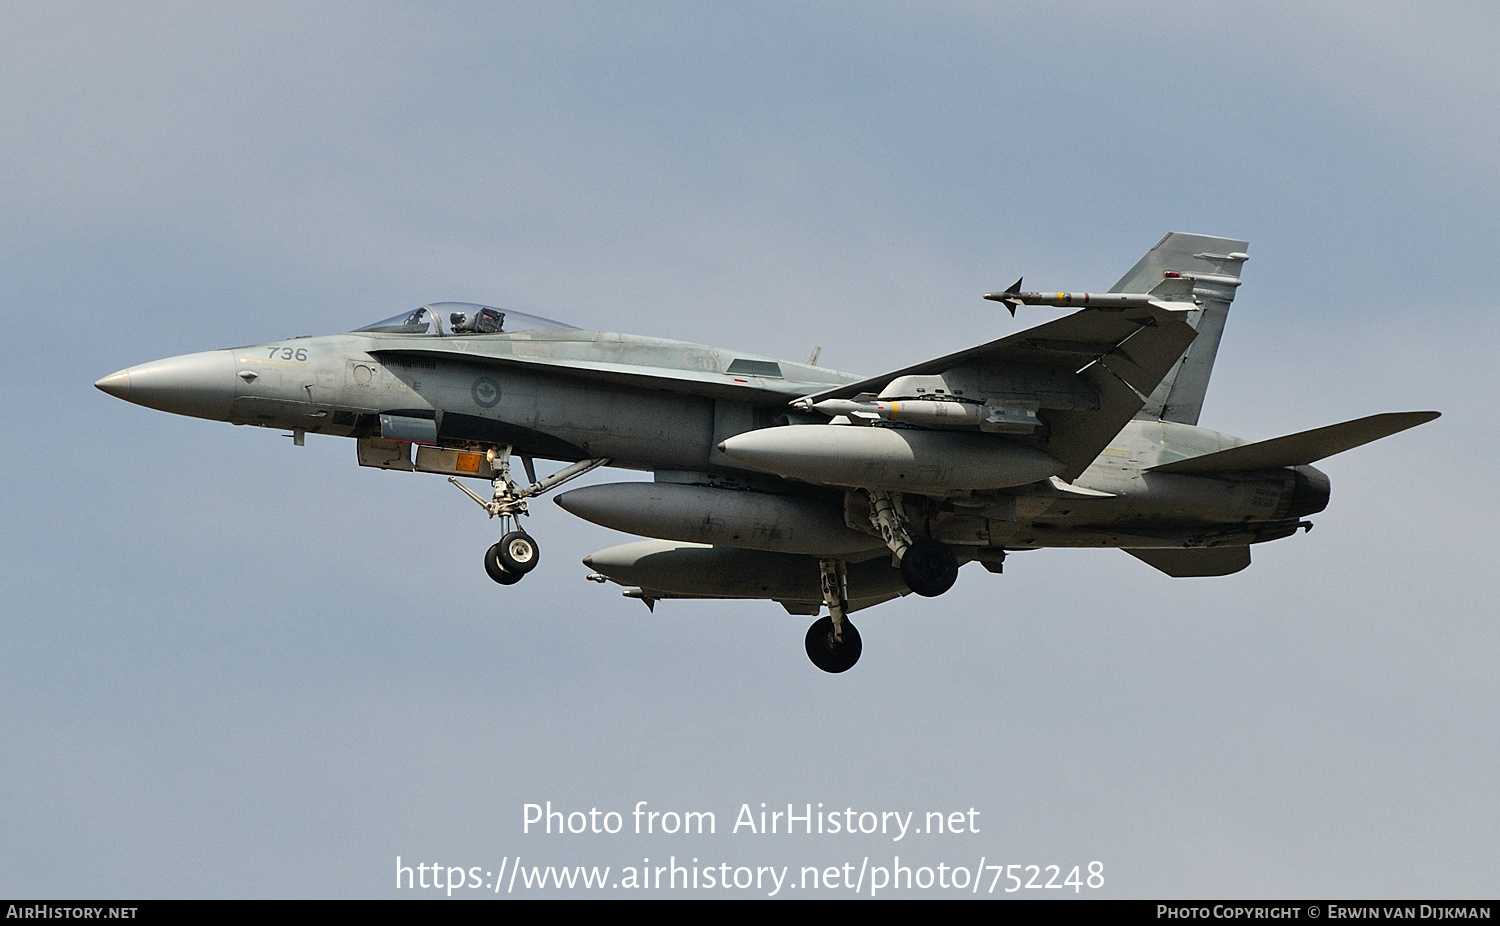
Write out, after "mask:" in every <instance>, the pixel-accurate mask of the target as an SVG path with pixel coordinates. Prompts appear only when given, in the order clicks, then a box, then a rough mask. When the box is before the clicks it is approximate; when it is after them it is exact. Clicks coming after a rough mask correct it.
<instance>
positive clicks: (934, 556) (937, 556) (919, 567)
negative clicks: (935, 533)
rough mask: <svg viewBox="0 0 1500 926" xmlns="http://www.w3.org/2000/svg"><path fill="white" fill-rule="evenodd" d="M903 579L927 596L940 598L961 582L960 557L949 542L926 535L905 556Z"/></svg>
mask: <svg viewBox="0 0 1500 926" xmlns="http://www.w3.org/2000/svg"><path fill="white" fill-rule="evenodd" d="M901 578H902V580H903V581H905V582H906V587H907V588H909V589H911V590H912V591H914V592H916V593H917V594H918V595H921V596H922V597H923V598H936V597H937V596H939V595H941V594H942V593H943V592H946V591H947V590H948V589H950V588H952V587H953V583H954V582H956V581H958V557H957V556H956V555H954V553H953V551H952V550H951V549H949V548H948V545H947V544H945V543H943V542H941V541H938V540H930V539H927V538H923V539H921V540H918V541H915V542H914V543H913V544H912V545H911V546H910V547H908V548H907V550H906V553H905V555H903V556H902V557H901Z"/></svg>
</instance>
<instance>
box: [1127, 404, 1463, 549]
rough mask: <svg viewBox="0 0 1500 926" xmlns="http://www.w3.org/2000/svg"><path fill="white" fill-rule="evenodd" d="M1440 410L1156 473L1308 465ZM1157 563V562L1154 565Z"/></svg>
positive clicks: (1317, 433) (1371, 420) (1269, 443)
mask: <svg viewBox="0 0 1500 926" xmlns="http://www.w3.org/2000/svg"><path fill="white" fill-rule="evenodd" d="M1439 414H1441V413H1440V412H1387V413H1385V414H1383V415H1371V416H1369V417H1368V418H1358V419H1355V420H1354V421H1345V422H1343V423H1342V424H1331V425H1329V426H1327V427H1326V428H1314V429H1312V430H1311V431H1301V432H1299V433H1297V434H1288V435H1287V436H1285V437H1273V438H1272V439H1270V440H1263V441H1259V442H1257V443H1254V444H1241V445H1240V446H1238V447H1231V448H1229V449H1228V450H1220V451H1218V452H1217V453H1208V454H1204V455H1203V456H1199V457H1191V458H1189V459H1186V460H1178V461H1176V462H1175V463H1165V464H1163V465H1161V466H1153V467H1151V469H1150V470H1149V472H1153V473H1232V472H1243V471H1246V470H1255V469H1276V468H1278V467H1282V466H1304V465H1306V464H1309V463H1315V462H1317V461H1318V460H1321V459H1323V458H1324V457H1331V456H1333V455H1334V454H1336V453H1343V452H1344V451H1345V450H1352V449H1354V448H1355V447H1358V446H1360V445H1362V444H1368V443H1369V442H1370V441H1375V440H1380V439H1381V438H1382V437H1390V436H1391V435H1392V434H1395V433H1398V432H1400V431H1405V430H1406V429H1407V428H1414V427H1416V426H1417V425H1419V424H1426V423H1427V422H1429V421H1431V420H1432V419H1434V418H1436V417H1438V415H1439ZM1153 565H1154V564H1153Z"/></svg>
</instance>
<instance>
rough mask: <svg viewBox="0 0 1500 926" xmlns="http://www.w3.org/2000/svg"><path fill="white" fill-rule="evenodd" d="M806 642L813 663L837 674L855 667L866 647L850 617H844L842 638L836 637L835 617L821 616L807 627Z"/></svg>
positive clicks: (808, 655)
mask: <svg viewBox="0 0 1500 926" xmlns="http://www.w3.org/2000/svg"><path fill="white" fill-rule="evenodd" d="M806 642H807V658H808V659H811V660H812V664H813V665H815V666H817V667H818V668H820V669H822V670H823V671H824V672H830V673H835V674H836V673H839V672H847V671H849V670H850V669H852V668H854V664H855V663H856V662H859V654H860V652H861V651H862V650H863V649H864V644H863V643H861V642H860V639H859V631H858V630H855V629H854V624H853V623H851V622H850V621H849V619H848V618H844V633H843V639H842V640H836V639H834V636H833V618H831V617H821V618H818V619H817V620H815V621H813V625H812V626H811V627H809V628H807V641H806Z"/></svg>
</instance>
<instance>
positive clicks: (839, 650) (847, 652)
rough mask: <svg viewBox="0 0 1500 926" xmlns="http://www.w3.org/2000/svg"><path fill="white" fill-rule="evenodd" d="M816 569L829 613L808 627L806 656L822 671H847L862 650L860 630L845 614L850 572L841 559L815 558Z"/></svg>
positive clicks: (846, 612)
mask: <svg viewBox="0 0 1500 926" xmlns="http://www.w3.org/2000/svg"><path fill="white" fill-rule="evenodd" d="M818 569H819V571H820V572H821V573H822V584H823V604H825V605H827V606H828V616H827V617H822V618H819V619H818V620H816V621H813V625H812V626H811V627H809V628H807V658H808V659H811V660H812V664H813V665H815V666H817V667H818V668H820V669H822V670H823V671H824V672H834V673H837V672H847V671H848V670H849V669H852V668H853V667H854V664H855V663H856V662H859V654H860V652H861V651H862V650H863V649H864V647H863V645H862V644H861V643H860V639H859V631H858V630H855V629H854V625H853V624H852V623H850V621H849V618H848V617H846V616H845V615H847V614H848V612H849V575H848V572H847V571H846V569H845V566H844V561H843V560H837V559H822V560H818Z"/></svg>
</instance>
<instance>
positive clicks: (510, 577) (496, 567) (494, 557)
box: [484, 543, 525, 585]
mask: <svg viewBox="0 0 1500 926" xmlns="http://www.w3.org/2000/svg"><path fill="white" fill-rule="evenodd" d="M501 549H502V544H499V543H497V544H495V545H494V546H492V547H490V548H489V549H488V550H486V551H485V554H484V571H485V572H486V573H488V574H489V577H490V578H491V579H494V580H495V581H496V582H499V583H500V584H501V585H515V584H516V583H517V582H519V581H521V577H522V576H523V575H525V573H521V572H510V571H508V570H507V569H506V568H505V567H504V566H502V565H500V550H501Z"/></svg>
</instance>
